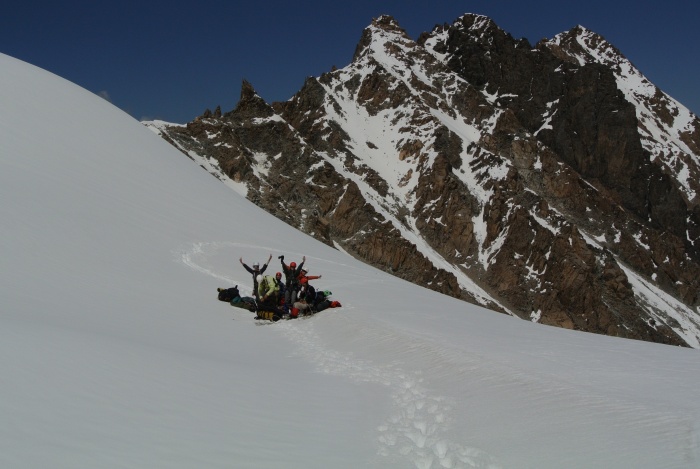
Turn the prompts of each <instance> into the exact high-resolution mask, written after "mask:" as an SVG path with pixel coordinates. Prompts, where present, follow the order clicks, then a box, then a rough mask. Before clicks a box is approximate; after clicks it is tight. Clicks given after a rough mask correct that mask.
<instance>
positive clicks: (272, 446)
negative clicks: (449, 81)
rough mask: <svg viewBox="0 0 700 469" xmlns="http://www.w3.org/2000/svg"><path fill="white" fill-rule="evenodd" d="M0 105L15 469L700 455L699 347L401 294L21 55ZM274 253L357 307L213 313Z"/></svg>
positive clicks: (600, 463) (689, 460)
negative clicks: (259, 315)
mask: <svg viewBox="0 0 700 469" xmlns="http://www.w3.org/2000/svg"><path fill="white" fill-rule="evenodd" d="M0 103H1V105H0V197H1V198H2V203H1V204H0V220H2V223H1V224H0V263H1V264H0V265H1V266H2V267H1V268H0V380H1V384H0V389H1V390H2V391H1V392H0V395H1V397H2V398H1V399H0V422H1V423H0V466H1V467H3V468H20V467H21V468H24V467H52V468H94V467H100V468H117V467H119V468H123V467H138V468H154V467H168V468H177V467H182V468H191V467H207V468H218V467H222V468H223V467H226V468H229V467H245V468H329V467H348V468H354V467H376V468H391V467H396V468H407V467H416V468H441V467H444V468H469V467H489V468H510V467H513V468H528V467H532V468H562V467H567V468H578V467H580V468H584V467H585V468H589V467H635V468H658V467H666V468H671V467H675V468H690V467H697V466H698V465H700V448H699V447H698V445H699V439H700V438H699V432H700V401H699V400H698V399H697V396H696V395H697V389H699V388H700V360H699V355H698V352H697V351H695V350H690V349H680V348H673V347H668V346H662V345H657V344H651V343H643V342H635V341H628V340H620V339H614V338H610V337H604V336H595V335H590V334H582V333H576V332H571V331H565V330H561V329H555V328H549V327H545V326H541V325H536V324H531V323H528V322H525V321H519V320H513V319H512V318H509V317H507V316H504V315H497V314H493V313H491V312H487V311H485V310H482V309H480V308H478V307H475V306H471V305H469V304H467V303H464V302H461V301H457V300H453V299H451V298H448V297H444V296H441V295H439V294H436V293H434V292H432V291H428V290H425V289H422V288H419V287H416V286H414V285H411V284H409V283H406V282H403V281H400V280H397V279H395V278H393V277H390V276H388V275H386V274H384V273H382V272H379V271H377V270H374V269H372V268H369V267H367V266H365V265H363V264H361V263H359V262H357V261H355V260H353V259H352V258H350V257H348V256H347V255H345V254H344V253H342V252H339V251H336V250H333V249H331V248H329V247H327V246H325V245H322V244H319V243H317V242H316V241H314V240H313V239H312V238H310V237H308V236H306V235H303V234H301V233H299V232H297V231H295V230H293V229H291V228H289V227H287V226H286V225H284V224H282V223H281V222H280V221H278V220H276V219H274V218H273V217H272V216H270V215H268V214H266V213H265V212H263V211H261V210H260V209H258V208H257V207H255V206H254V205H252V204H251V203H249V202H248V201H246V200H245V199H244V198H243V197H241V196H240V195H239V194H238V193H236V192H235V191H233V190H231V189H230V188H229V187H227V186H226V185H225V184H222V183H221V182H219V181H218V180H217V179H215V178H213V177H211V176H210V175H209V174H208V173H207V172H206V171H203V170H202V169H201V168H199V167H198V166H197V165H196V164H193V163H192V162H191V161H189V160H188V159H186V158H183V157H182V155H181V154H180V153H179V152H178V151H177V150H176V149H174V148H173V147H171V146H170V145H169V144H167V143H166V142H165V141H163V140H162V139H161V138H159V137H158V136H157V135H155V134H153V133H152V132H151V131H149V130H148V129H146V128H145V127H143V126H142V125H141V124H140V123H138V122H136V121H135V120H133V119H132V118H130V117H129V116H128V115H126V114H124V113H122V112H121V111H119V110H118V109H116V108H114V107H113V106H112V105H110V104H109V103H108V102H106V101H104V100H101V99H100V98H98V97H97V96H95V95H92V94H90V93H89V92H87V91H85V90H83V89H80V88H78V87H76V86H75V85H73V84H71V83H68V82H66V81H64V80H62V79H60V78H58V77H56V76H54V75H51V74H49V73H47V72H45V71H43V70H40V69H37V68H35V67H33V66H31V65H28V64H25V63H22V62H19V61H17V60H15V59H12V58H10V57H7V56H5V55H0ZM269 254H272V256H273V262H272V266H271V267H270V271H271V272H274V271H276V270H278V265H279V264H277V259H276V257H277V256H278V255H280V254H285V255H286V259H287V260H288V261H289V260H297V261H299V260H301V256H302V255H306V257H307V265H308V267H309V268H310V271H311V273H312V274H323V278H322V279H321V280H322V281H316V282H317V286H320V287H323V288H324V289H329V290H332V291H333V292H334V294H335V295H334V298H335V299H337V300H339V301H340V302H341V303H342V304H343V307H342V308H339V309H334V310H328V311H325V312H323V313H321V314H319V315H318V316H316V317H313V318H310V319H305V320H297V321H285V322H280V323H277V324H269V325H265V326H259V325H256V324H255V322H254V320H253V318H252V315H251V313H248V312H246V311H244V310H240V309H236V308H232V307H230V306H228V305H227V304H225V303H220V302H217V301H216V300H215V294H216V291H215V289H216V287H218V286H228V285H232V284H238V285H240V286H242V287H243V289H244V291H245V290H246V289H248V288H249V284H250V279H249V277H248V274H247V273H246V272H245V271H244V270H243V269H242V268H241V267H240V265H239V264H238V260H237V259H238V258H239V257H241V256H242V257H243V258H244V260H246V261H249V262H252V261H264V260H265V259H267V256H268V255H269ZM248 291H249V290H248Z"/></svg>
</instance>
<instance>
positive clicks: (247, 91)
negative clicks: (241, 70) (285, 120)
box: [224, 80, 275, 119]
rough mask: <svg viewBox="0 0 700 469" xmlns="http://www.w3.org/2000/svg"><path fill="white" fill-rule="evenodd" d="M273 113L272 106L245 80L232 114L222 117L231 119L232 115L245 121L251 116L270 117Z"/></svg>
mask: <svg viewBox="0 0 700 469" xmlns="http://www.w3.org/2000/svg"><path fill="white" fill-rule="evenodd" d="M274 113H275V112H274V110H273V109H272V106H270V105H269V104H268V103H267V102H266V101H265V100H264V99H263V98H261V97H260V95H258V93H257V92H256V91H255V88H253V85H251V84H250V83H249V82H248V81H247V80H243V83H242V85H241V97H240V99H239V101H238V104H237V105H236V108H235V109H234V110H233V111H232V112H229V113H226V114H224V117H225V118H231V116H232V115H236V116H238V117H239V118H241V119H246V118H250V117H253V116H258V117H270V116H272V115H273V114H274Z"/></svg>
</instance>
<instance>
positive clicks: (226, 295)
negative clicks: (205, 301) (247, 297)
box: [218, 285, 241, 303]
mask: <svg viewBox="0 0 700 469" xmlns="http://www.w3.org/2000/svg"><path fill="white" fill-rule="evenodd" d="M218 291H219V301H225V302H227V303H230V302H231V301H232V300H233V299H234V298H237V297H240V296H241V294H240V293H239V291H238V285H236V286H235V287H232V288H219V289H218Z"/></svg>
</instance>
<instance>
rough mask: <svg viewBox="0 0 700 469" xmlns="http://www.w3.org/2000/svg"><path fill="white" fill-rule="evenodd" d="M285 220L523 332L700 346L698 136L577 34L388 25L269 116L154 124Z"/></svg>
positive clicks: (373, 29)
mask: <svg viewBox="0 0 700 469" xmlns="http://www.w3.org/2000/svg"><path fill="white" fill-rule="evenodd" d="M146 125H147V126H149V127H150V128H151V129H152V130H154V131H156V132H157V133H158V134H159V135H162V136H163V137H164V138H165V139H167V140H168V141H169V142H171V143H172V144H174V145H175V146H176V147H178V148H179V149H181V150H182V151H183V152H185V153H186V154H187V155H189V156H190V157H191V158H192V159H194V160H195V161H197V162H199V164H200V165H202V166H203V167H204V168H206V169H207V170H208V171H210V172H211V173H212V174H214V175H216V176H217V177H219V178H220V179H222V180H224V181H226V182H227V183H228V184H230V185H232V186H234V187H236V188H238V190H239V192H240V193H242V194H245V195H246V197H247V198H248V199H249V200H251V201H253V202H255V203H256V204H257V205H259V206H261V207H263V208H264V209H265V210H267V211H268V212H270V213H272V214H273V215H275V216H276V217H278V218H280V219H282V220H284V221H286V222H287V223H289V224H290V225H292V226H295V227H297V228H299V229H300V230H302V231H304V232H306V233H308V234H310V235H312V236H314V237H315V238H316V239H318V240H321V241H323V242H325V243H326V244H328V245H332V246H336V247H339V248H341V249H343V250H345V251H346V252H348V253H351V254H352V255H353V256H356V257H357V258H360V259H362V260H364V261H365V262H368V263H370V264H371V265H374V266H376V267H378V268H381V269H383V270H385V271H387V272H390V273H393V274H395V275H397V276H399V277H401V278H404V279H407V280H409V281H411V282H414V283H416V284H418V285H422V286H426V287H428V288H431V289H433V290H436V291H439V292H441V293H445V294H448V295H451V296H454V297H456V298H461V299H464V300H467V301H469V302H472V303H474V304H478V305H483V306H486V307H487V308H490V309H493V310H497V311H501V312H504V313H507V314H510V315H513V316H516V317H520V318H523V319H526V320H531V321H535V322H540V323H543V324H548V325H556V326H560V327H564V328H567V329H576V330H582V331H588V332H596V333H602V334H607V335H612V336H620V337H627V338H635V339H642V340H647V341H653V342H661V343H667V344H674V345H678V344H683V345H688V346H691V347H695V348H698V347H700V249H699V248H700V245H698V239H699V238H700V198H699V197H698V194H700V179H699V178H698V176H699V175H700V121H699V120H698V118H697V117H696V116H694V115H693V114H691V113H690V112H689V111H688V110H687V109H686V108H684V107H683V106H682V105H681V104H680V103H678V102H676V101H675V100H673V99H672V98H671V97H669V96H667V95H666V94H664V93H663V92H662V91H661V90H659V89H658V88H656V87H655V86H654V85H652V84H651V83H650V82H649V81H648V80H647V79H646V78H644V76H643V75H642V74H641V73H640V72H639V71H638V70H637V69H636V68H635V67H634V66H633V65H632V64H631V63H630V62H629V61H628V60H627V59H626V58H625V57H624V56H623V55H622V54H621V53H620V52H619V51H618V50H616V49H615V48H614V47H613V46H612V45H610V44H608V43H607V42H606V41H605V40H604V39H603V38H602V37H600V36H599V35H597V34H595V33H593V32H591V31H588V30H586V29H585V28H583V27H580V26H579V27H576V28H573V29H572V30H571V31H569V32H567V33H563V34H560V35H558V36H557V37H555V38H554V39H552V40H543V41H541V42H540V43H538V44H537V45H535V46H532V45H530V43H529V42H528V41H527V40H525V39H520V40H516V39H514V38H513V37H511V36H510V35H509V34H508V33H506V32H505V31H503V30H502V29H500V28H499V27H498V26H497V25H495V24H494V23H493V21H491V20H490V19H489V18H486V17H484V16H480V15H471V14H468V15H464V16H462V17H461V18H459V19H457V20H456V21H455V22H454V23H453V24H449V25H444V26H438V27H436V28H435V29H434V30H433V31H432V32H430V33H425V34H423V35H421V37H420V38H419V39H418V40H413V39H411V38H410V37H408V35H407V34H406V33H405V31H403V30H402V29H401V27H400V26H399V25H398V24H397V23H396V21H395V20H394V19H392V18H391V17H388V16H383V17H380V18H378V19H376V20H374V21H373V22H372V24H371V25H370V26H368V27H367V28H366V29H365V31H364V32H363V34H362V38H361V40H360V42H359V44H358V46H357V49H356V52H355V56H354V58H353V61H352V63H350V64H349V65H347V66H346V67H344V68H341V69H334V70H332V71H330V72H328V73H325V74H323V75H322V76H320V77H317V78H313V77H312V78H309V79H308V80H307V81H306V83H305V84H304V86H303V88H302V89H301V90H300V91H299V92H298V93H297V94H296V95H295V96H294V97H293V98H292V99H290V100H289V101H287V102H284V103H273V104H268V103H266V102H265V101H264V100H263V99H262V98H260V97H259V96H258V95H257V94H256V93H255V90H254V89H253V87H252V85H251V84H249V83H244V84H243V89H242V92H241V98H240V101H239V103H238V104H237V106H236V107H235V109H233V110H232V111H230V112H227V113H222V112H221V109H220V107H219V108H217V109H216V110H215V111H214V112H211V111H207V112H205V113H204V115H203V116H201V117H199V118H197V119H196V120H195V121H193V122H190V123H188V124H186V125H176V124H168V123H164V122H148V123H146Z"/></svg>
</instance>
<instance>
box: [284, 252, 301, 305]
mask: <svg viewBox="0 0 700 469" xmlns="http://www.w3.org/2000/svg"><path fill="white" fill-rule="evenodd" d="M279 260H280V262H281V263H282V272H284V277H285V295H284V302H285V304H287V305H293V304H294V302H295V301H296V299H297V292H298V291H299V274H300V273H301V271H302V269H303V268H304V262H306V256H302V258H301V264H299V265H297V263H296V262H290V263H289V265H287V264H285V263H284V256H279Z"/></svg>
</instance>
